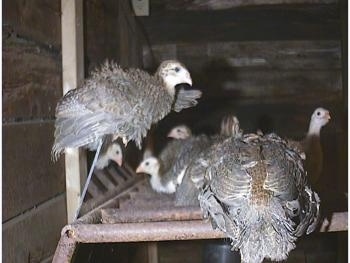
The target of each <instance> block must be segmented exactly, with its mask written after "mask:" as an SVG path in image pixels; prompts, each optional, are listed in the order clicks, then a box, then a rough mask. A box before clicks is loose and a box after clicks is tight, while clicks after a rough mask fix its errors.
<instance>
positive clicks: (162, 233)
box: [66, 220, 225, 243]
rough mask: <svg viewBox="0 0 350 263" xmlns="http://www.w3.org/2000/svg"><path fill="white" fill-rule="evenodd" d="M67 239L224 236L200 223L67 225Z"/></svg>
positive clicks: (123, 239)
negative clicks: (68, 237)
mask: <svg viewBox="0 0 350 263" xmlns="http://www.w3.org/2000/svg"><path fill="white" fill-rule="evenodd" d="M66 231H69V233H70V236H71V237H72V238H73V239H75V241H77V242H83V243H104V242H139V241H164V240H191V239H213V238H223V237H225V236H224V233H222V232H221V231H219V230H213V228H212V226H211V224H210V223H209V222H205V221H203V220H192V221H172V222H147V223H122V224H92V225H85V224H75V225H70V226H68V228H67V230H66Z"/></svg>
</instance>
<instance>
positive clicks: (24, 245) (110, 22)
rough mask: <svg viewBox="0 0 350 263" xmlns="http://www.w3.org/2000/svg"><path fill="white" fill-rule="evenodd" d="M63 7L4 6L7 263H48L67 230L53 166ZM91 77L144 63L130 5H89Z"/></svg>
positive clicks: (58, 166) (59, 173)
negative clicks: (96, 71)
mask: <svg viewBox="0 0 350 263" xmlns="http://www.w3.org/2000/svg"><path fill="white" fill-rule="evenodd" d="M60 5H61V1H59V0H55V1H51V0H33V1H20V0H15V1H13V0H5V1H3V171H2V172H3V222H2V223H3V233H2V234H3V262H20V263H22V262H44V261H45V262H49V261H50V258H51V256H52V254H53V252H54V250H55V248H56V246H57V242H58V240H59V237H60V232H61V228H62V227H63V226H64V225H65V224H66V222H67V219H66V202H65V179H64V176H65V175H64V161H63V158H61V159H60V160H59V161H58V162H57V163H53V162H52V161H51V160H50V151H51V147H52V143H53V131H54V111H55V107H56V103H57V101H58V99H59V98H61V96H62V72H61V7H60ZM84 12H85V17H84V31H85V39H84V40H85V43H84V44H85V65H86V68H85V72H86V75H88V72H89V70H90V69H91V68H93V67H94V66H96V65H98V64H99V63H101V62H103V61H104V60H105V59H106V58H109V59H114V60H116V61H119V62H120V63H121V64H122V65H123V66H131V65H132V66H137V65H139V63H140V62H141V55H142V52H141V44H139V41H140V40H139V39H138V37H137V26H136V22H135V20H133V19H134V18H133V17H132V16H131V10H130V6H129V5H128V3H127V2H126V1H114V0H103V1H100V0H88V1H84Z"/></svg>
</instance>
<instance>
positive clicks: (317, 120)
mask: <svg viewBox="0 0 350 263" xmlns="http://www.w3.org/2000/svg"><path fill="white" fill-rule="evenodd" d="M330 119H331V115H330V114H329V111H328V110H326V109H324V108H317V109H316V110H315V111H314V113H313V114H312V116H311V123H312V125H313V126H315V127H319V128H321V127H323V126H325V125H326V124H327V123H328V122H329V120H330Z"/></svg>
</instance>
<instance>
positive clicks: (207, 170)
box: [188, 134, 320, 263]
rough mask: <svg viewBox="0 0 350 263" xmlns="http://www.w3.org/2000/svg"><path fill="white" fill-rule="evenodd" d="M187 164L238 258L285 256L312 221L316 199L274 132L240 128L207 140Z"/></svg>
mask: <svg viewBox="0 0 350 263" xmlns="http://www.w3.org/2000/svg"><path fill="white" fill-rule="evenodd" d="M192 166H193V167H189V168H188V169H190V168H192V169H194V168H195V169H196V170H197V171H196V173H193V175H192V177H191V178H192V181H193V182H194V183H195V185H196V187H198V189H199V190H200V194H199V201H200V206H201V208H202V210H203V212H204V214H205V216H207V217H209V218H210V219H211V222H212V225H213V227H214V228H219V229H220V230H221V231H223V232H224V233H225V234H226V235H227V237H229V238H230V240H231V242H232V243H231V244H232V248H233V249H239V250H240V254H241V259H242V262H245V263H248V262H249V263H260V262H262V261H263V260H264V258H269V259H271V260H273V261H281V260H285V259H286V258H287V257H288V253H289V252H290V251H291V250H292V249H293V248H294V247H295V242H296V240H297V238H298V237H300V236H301V235H303V234H304V233H306V234H309V233H311V232H312V231H313V230H314V229H315V228H316V225H317V223H318V219H319V204H320V200H319V197H318V195H317V193H316V192H313V191H312V190H311V189H310V188H309V187H308V185H307V182H306V172H305V171H304V168H303V163H302V158H301V156H300V155H299V154H298V153H297V152H296V151H294V150H293V149H292V148H289V147H288V146H287V142H286V141H284V140H282V139H281V138H280V137H278V136H277V135H275V134H268V135H264V136H261V135H257V134H246V135H243V136H242V137H230V138H227V139H225V140H223V141H221V142H219V143H216V144H213V145H212V146H211V147H210V148H209V149H208V150H207V151H206V152H205V153H204V154H202V155H201V156H200V158H198V159H197V160H196V161H195V162H194V163H193V164H192Z"/></svg>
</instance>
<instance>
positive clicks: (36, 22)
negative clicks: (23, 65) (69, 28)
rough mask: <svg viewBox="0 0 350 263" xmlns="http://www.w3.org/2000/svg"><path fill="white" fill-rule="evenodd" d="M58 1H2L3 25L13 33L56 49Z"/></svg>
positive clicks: (58, 16) (58, 24)
mask: <svg viewBox="0 0 350 263" xmlns="http://www.w3.org/2000/svg"><path fill="white" fill-rule="evenodd" d="M60 22H61V10H60V4H59V1H51V0H32V1H30V2H26V1H20V0H6V1H3V25H7V26H8V27H10V28H11V31H13V33H14V34H16V35H19V36H22V37H25V38H27V39H32V40H35V41H36V42H39V43H41V44H44V45H47V46H49V47H51V46H54V47H55V48H56V49H59V48H60V45H61V36H60V33H61V32H60V30H61V28H60V27H61V24H60Z"/></svg>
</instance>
